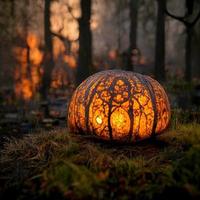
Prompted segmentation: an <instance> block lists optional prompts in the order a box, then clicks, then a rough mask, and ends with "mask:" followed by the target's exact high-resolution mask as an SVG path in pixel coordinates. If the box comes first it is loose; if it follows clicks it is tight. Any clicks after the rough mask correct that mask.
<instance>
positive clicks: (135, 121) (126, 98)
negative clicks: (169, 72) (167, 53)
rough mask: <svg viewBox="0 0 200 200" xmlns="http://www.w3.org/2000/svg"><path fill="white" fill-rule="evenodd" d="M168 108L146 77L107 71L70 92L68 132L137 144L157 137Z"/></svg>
mask: <svg viewBox="0 0 200 200" xmlns="http://www.w3.org/2000/svg"><path fill="white" fill-rule="evenodd" d="M169 120H170V106H169V102H168V98H167V95H166V93H165V91H164V89H163V88H162V86H161V85H160V84H159V83H158V82H157V81H155V80H154V79H152V78H150V77H149V76H145V75H141V74H137V73H133V72H127V71H121V70H108V71H102V72H99V73H96V74H94V75H93V76H90V77H89V78H88V79H86V80H85V81H84V82H83V83H82V84H81V85H80V86H79V87H78V88H77V89H76V90H75V92H74V94H73V96H72V99H71V102H70V105H69V110H68V126H69V129H70V130H71V131H72V132H76V133H85V134H93V135H96V136H99V137H101V138H102V139H113V140H126V141H137V140H141V139H145V138H148V137H151V136H152V135H154V134H159V133H161V132H162V131H163V130H164V129H166V127H167V126H168V124H169Z"/></svg>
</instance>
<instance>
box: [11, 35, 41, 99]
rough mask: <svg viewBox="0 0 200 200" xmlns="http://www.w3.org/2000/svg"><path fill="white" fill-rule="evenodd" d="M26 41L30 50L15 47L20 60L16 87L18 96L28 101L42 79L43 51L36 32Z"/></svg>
mask: <svg viewBox="0 0 200 200" xmlns="http://www.w3.org/2000/svg"><path fill="white" fill-rule="evenodd" d="M26 43H27V46H28V48H29V50H28V48H24V47H15V48H14V49H13V52H14V55H15V57H16V60H17V61H18V65H17V67H16V69H15V74H14V78H15V85H14V87H15V88H14V89H15V94H16V96H17V98H19V99H24V100H26V101H28V100H30V99H31V98H33V96H34V95H35V93H36V92H37V90H38V87H39V84H40V81H41V71H42V70H41V63H42V60H43V53H42V51H40V49H39V45H40V41H39V38H38V37H37V35H35V34H34V33H29V34H28V36H27V38H26ZM28 61H29V63H28Z"/></svg>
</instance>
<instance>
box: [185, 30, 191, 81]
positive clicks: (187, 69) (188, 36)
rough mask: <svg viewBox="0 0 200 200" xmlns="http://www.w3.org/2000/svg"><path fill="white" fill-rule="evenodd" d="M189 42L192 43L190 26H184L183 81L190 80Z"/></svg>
mask: <svg viewBox="0 0 200 200" xmlns="http://www.w3.org/2000/svg"><path fill="white" fill-rule="evenodd" d="M191 43H192V27H186V42H185V81H187V82H191V76H192V65H191V55H192V54H191V53H192V52H191V51H192V48H191V46H192V45H191Z"/></svg>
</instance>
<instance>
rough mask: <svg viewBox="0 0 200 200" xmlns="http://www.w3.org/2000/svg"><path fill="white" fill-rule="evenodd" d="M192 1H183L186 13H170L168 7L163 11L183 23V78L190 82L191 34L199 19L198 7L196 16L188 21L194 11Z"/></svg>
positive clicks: (193, 0)
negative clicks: (177, 14)
mask: <svg viewBox="0 0 200 200" xmlns="http://www.w3.org/2000/svg"><path fill="white" fill-rule="evenodd" d="M194 2H195V0H186V1H185V7H186V13H185V15H184V16H182V17H180V16H176V15H174V14H171V13H170V12H169V11H168V9H167V8H166V9H165V13H166V14H167V15H168V16H170V17H172V18H174V19H176V20H178V21H180V22H182V23H183V24H184V25H185V29H186V40H185V80H186V81H187V82H191V79H192V64H191V59H192V36H193V28H194V26H195V25H196V23H197V22H198V20H199V19H200V9H199V11H198V14H197V16H196V17H195V18H194V19H193V21H189V18H190V17H192V15H193V11H194Z"/></svg>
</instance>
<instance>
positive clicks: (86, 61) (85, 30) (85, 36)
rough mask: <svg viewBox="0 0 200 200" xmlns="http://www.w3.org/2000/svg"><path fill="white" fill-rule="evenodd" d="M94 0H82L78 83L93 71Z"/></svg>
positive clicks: (79, 21)
mask: <svg viewBox="0 0 200 200" xmlns="http://www.w3.org/2000/svg"><path fill="white" fill-rule="evenodd" d="M91 4H92V0H81V2H80V7H81V17H80V18H79V19H78V23H79V51H78V54H79V57H78V66H77V80H76V82H77V84H79V83H81V82H82V81H83V80H84V79H85V78H87V77H88V76H89V75H90V73H91V72H92V32H91V28H90V20H91V6H92V5H91Z"/></svg>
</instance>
